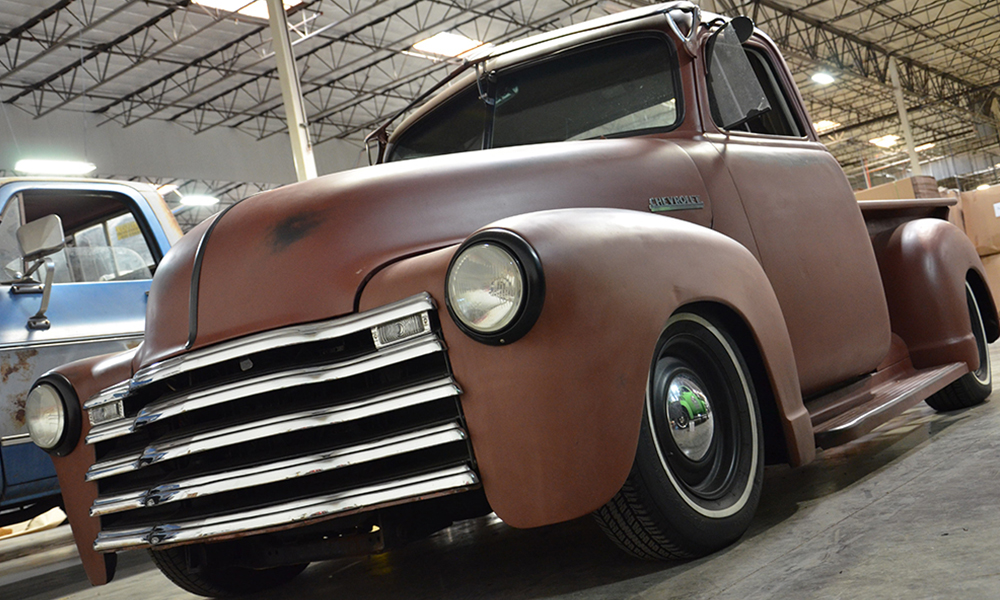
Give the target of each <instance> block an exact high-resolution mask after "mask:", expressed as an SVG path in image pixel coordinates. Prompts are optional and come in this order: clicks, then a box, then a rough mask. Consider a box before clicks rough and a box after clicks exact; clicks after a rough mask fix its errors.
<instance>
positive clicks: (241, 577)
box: [149, 547, 308, 598]
mask: <svg viewBox="0 0 1000 600" xmlns="http://www.w3.org/2000/svg"><path fill="white" fill-rule="evenodd" d="M149 554H150V556H152V558H153V563H154V564H156V567H157V568H158V569H160V571H161V572H162V573H163V574H164V575H166V577H167V579H169V580H170V581H172V582H173V583H174V584H176V585H177V586H179V587H181V588H183V589H184V590H186V591H188V592H191V593H192V594H198V595H199V596H208V597H210V598H228V597H232V596H241V595H244V594H250V593H253V592H259V591H261V590H267V589H270V588H273V587H277V586H279V585H282V584H284V583H287V582H289V581H291V580H292V579H294V578H295V577H296V576H297V575H298V574H299V573H301V572H302V571H304V570H305V568H306V567H307V566H308V565H290V566H283V567H273V568H270V569H259V570H258V569H250V568H248V567H237V566H213V565H211V564H205V565H199V566H198V567H197V568H193V567H192V566H191V565H190V564H189V562H190V561H189V560H188V558H187V552H186V549H185V548H184V547H176V548H167V549H165V550H150V551H149Z"/></svg>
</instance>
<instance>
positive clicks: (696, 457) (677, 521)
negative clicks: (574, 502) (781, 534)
mask: <svg viewBox="0 0 1000 600" xmlns="http://www.w3.org/2000/svg"><path fill="white" fill-rule="evenodd" d="M692 406H694V407H696V410H697V412H698V414H697V415H696V417H697V418H691V417H690V416H689V415H688V412H689V409H690V408H691V407H692ZM763 454H764V443H763V436H762V432H761V420H760V411H759V409H758V407H757V399H756V395H755V393H754V388H753V381H752V378H751V377H750V374H749V372H748V370H747V366H746V362H745V361H744V360H743V356H742V355H741V354H740V351H739V348H738V347H737V345H736V344H735V343H734V342H733V340H732V338H731V337H730V336H729V335H728V334H727V333H726V332H725V330H724V329H722V328H721V327H719V326H717V325H715V324H713V323H712V322H711V321H709V320H707V319H705V318H704V317H702V316H700V315H697V314H694V313H680V314H677V315H674V316H673V317H672V318H671V319H670V321H669V322H668V323H667V327H666V328H665V329H664V331H663V334H662V335H661V338H660V341H659V343H658V344H657V347H656V353H655V355H654V358H653V362H652V366H651V367H650V377H649V383H648V387H647V393H646V404H645V409H644V411H643V421H642V427H641V430H640V434H639V446H638V449H637V451H636V457H635V462H634V463H633V465H632V470H631V472H630V473H629V476H628V479H627V480H626V482H625V485H624V486H622V489H621V490H620V491H619V492H618V493H617V494H616V495H615V497H614V498H612V499H611V500H610V501H609V502H608V503H607V504H606V505H604V506H603V507H602V508H600V509H599V510H598V511H597V512H595V513H594V514H595V517H596V518H597V521H598V524H599V525H600V526H601V528H602V529H604V531H605V533H607V534H608V536H609V537H610V538H611V539H612V540H613V541H614V542H615V543H617V544H618V545H619V546H620V547H621V548H623V549H624V550H626V551H627V552H629V553H631V554H634V555H636V556H638V557H641V558H659V559H683V558H694V557H697V556H703V555H705V554H709V553H711V552H714V551H716V550H720V549H722V548H724V547H726V546H728V545H729V544H731V543H733V542H734V541H736V540H737V539H739V537H740V536H741V535H743V533H744V532H745V531H746V530H747V527H749V525H750V520H751V519H752V518H753V514H754V512H755V511H756V509H757V504H758V501H759V499H760V489H761V485H762V482H763V477H764V460H763V459H764V456H763Z"/></svg>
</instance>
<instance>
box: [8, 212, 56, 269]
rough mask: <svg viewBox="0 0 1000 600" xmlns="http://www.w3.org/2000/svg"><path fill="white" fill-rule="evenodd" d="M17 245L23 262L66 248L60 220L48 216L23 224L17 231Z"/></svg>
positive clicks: (54, 216) (53, 216)
mask: <svg viewBox="0 0 1000 600" xmlns="http://www.w3.org/2000/svg"><path fill="white" fill-rule="evenodd" d="M17 243H18V244H20V245H21V254H22V255H23V256H24V260H25V261H32V260H35V259H38V258H42V257H45V256H48V255H50V254H55V253H56V252H59V251H60V250H62V249H63V248H64V247H65V246H66V236H65V235H64V234H63V226H62V219H60V218H59V215H48V216H47V217H42V218H41V219H37V220H35V221H32V222H31V223H25V224H24V225H22V226H20V227H19V228H18V229H17Z"/></svg>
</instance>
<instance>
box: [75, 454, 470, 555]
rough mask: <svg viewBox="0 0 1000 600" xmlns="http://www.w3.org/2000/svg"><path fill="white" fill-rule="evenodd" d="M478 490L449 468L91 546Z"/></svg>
mask: <svg viewBox="0 0 1000 600" xmlns="http://www.w3.org/2000/svg"><path fill="white" fill-rule="evenodd" d="M478 485H479V477H478V476H477V475H476V474H475V472H473V471H472V469H471V468H469V467H467V466H461V467H452V468H448V469H443V470H439V471H435V472H431V473H426V474H423V475H417V476H413V477H407V478H405V479H398V480H395V481H389V482H383V483H378V484H374V485H369V486H365V487H361V488H355V489H353V490H350V491H346V492H340V493H336V494H330V495H326V496H320V497H315V498H308V499H305V500H298V501H294V502H288V503H285V504H281V505H277V506H268V507H265V508H261V509H255V510H250V511H246V512H241V513H236V514H229V515H224V516H221V517H213V518H208V519H201V520H195V521H179V522H176V523H169V524H161V525H156V526H153V527H143V528H127V529H121V530H114V529H112V530H104V531H101V533H99V534H98V536H97V539H96V540H95V541H94V549H95V550H97V551H98V552H113V551H116V550H122V549H126V548H128V549H132V548H148V547H160V546H166V545H171V544H178V543H183V542H194V541H201V540H205V539H210V538H217V537H220V536H225V535H229V534H234V533H241V532H247V531H255V530H265V529H267V528H270V527H280V526H284V525H287V524H289V523H295V522H302V521H306V520H309V521H313V520H315V519H320V518H324V517H331V516H343V515H346V514H348V513H351V512H357V511H359V510H372V509H377V508H382V507H386V506H391V505H394V504H399V503H402V502H406V501H412V500H422V499H428V498H435V497H438V496H445V495H448V494H455V493H458V492H462V491H465V490H469V489H472V488H474V487H477V486H478Z"/></svg>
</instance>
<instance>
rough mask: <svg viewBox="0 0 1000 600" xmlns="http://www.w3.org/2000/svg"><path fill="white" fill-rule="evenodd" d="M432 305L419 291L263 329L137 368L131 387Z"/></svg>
mask: <svg viewBox="0 0 1000 600" xmlns="http://www.w3.org/2000/svg"><path fill="white" fill-rule="evenodd" d="M436 309H437V305H436V304H435V302H434V299H433V298H432V297H431V295H430V294H428V293H427V292H422V293H420V294H416V295H414V296H411V297H409V298H406V299H404V300H400V301H398V302H393V303H392V304H386V305H385V306H380V307H378V308H375V309H372V310H369V311H366V312H363V313H356V314H353V315H348V316H346V317H339V318H336V319H332V320H329V321H322V322H319V323H307V324H303V325H294V326H292V327H285V328H282V329H275V330H272V331H265V332H263V333H258V334H255V335H251V336H247V337H245V338H241V339H238V340H234V341H232V342H224V343H222V344H218V345H215V346H212V347H209V348H205V349H203V350H195V351H194V352H189V353H187V354H184V355H181V356H177V357H175V358H170V359H167V360H164V361H162V362H158V363H155V364H152V365H149V366H148V367H145V368H142V369H139V371H137V372H136V374H135V376H134V377H132V387H141V386H144V385H147V384H149V383H151V382H153V381H156V380H158V379H163V378H165V377H171V376H173V375H177V374H178V373H184V372H187V371H192V370H194V369H198V368H201V367H204V366H207V365H211V364H215V363H219V362H222V361H225V360H230V359H233V358H240V357H242V356H245V355H247V354H253V353H255V352H260V351H263V350H271V349H274V348H282V347H285V346H294V345H297V344H303V343H308V342H315V341H320V340H328V339H333V338H338V337H343V336H345V335H349V334H352V333H356V332H358V331H362V330H364V329H367V328H369V327H371V326H372V325H378V324H381V323H383V322H386V321H395V320H396V319H401V318H403V317H407V316H409V315H412V314H419V313H421V312H423V311H434V310H436Z"/></svg>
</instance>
